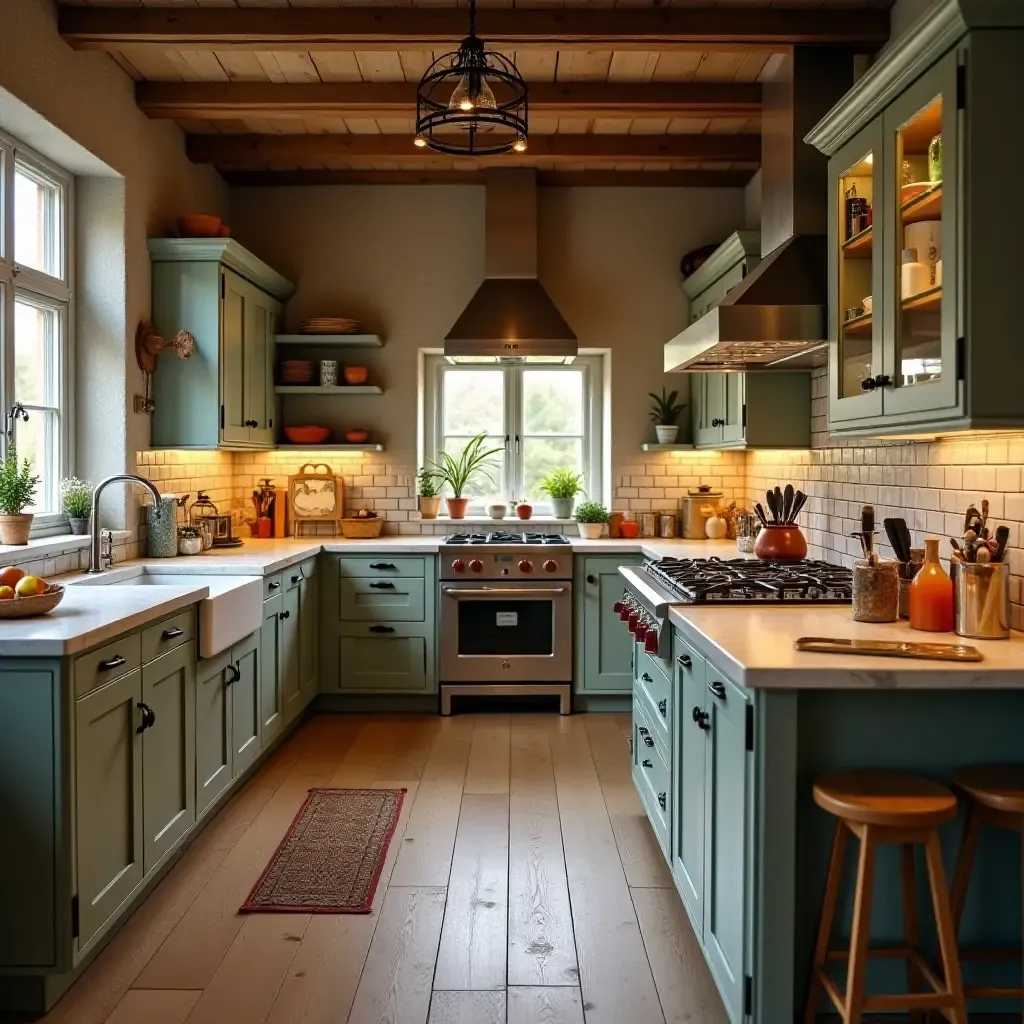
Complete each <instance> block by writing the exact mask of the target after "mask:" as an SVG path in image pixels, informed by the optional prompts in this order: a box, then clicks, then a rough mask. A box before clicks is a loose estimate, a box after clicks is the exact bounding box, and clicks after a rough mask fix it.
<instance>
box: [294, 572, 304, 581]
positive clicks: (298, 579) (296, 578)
mask: <svg viewBox="0 0 1024 1024" xmlns="http://www.w3.org/2000/svg"><path fill="white" fill-rule="evenodd" d="M301 582H302V573H301V572H300V573H299V575H298V576H293V577H292V583H301Z"/></svg>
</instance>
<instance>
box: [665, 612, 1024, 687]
mask: <svg viewBox="0 0 1024 1024" xmlns="http://www.w3.org/2000/svg"><path fill="white" fill-rule="evenodd" d="M669 619H670V621H671V622H672V624H673V625H674V626H675V627H676V628H677V629H678V630H679V631H680V633H682V635H683V636H684V637H685V638H686V639H688V640H690V641H691V642H692V643H693V644H694V645H695V646H696V647H698V648H700V650H702V651H703V652H704V653H705V654H707V655H708V656H709V657H710V658H711V660H712V661H713V662H714V663H715V665H716V666H717V667H718V668H719V669H720V670H721V671H722V672H724V673H725V674H726V675H728V676H729V678H730V679H732V680H733V681H734V682H736V683H739V684H740V685H742V686H746V687H749V688H762V687H763V688H772V689H782V690H793V689H845V690H849V689H869V688H874V689H881V690H886V689H925V690H938V689H958V690H959V689H1024V634H1021V633H1014V634H1013V635H1012V637H1011V638H1010V639H1009V640H970V639H966V638H964V637H958V636H956V635H955V634H953V633H922V632H920V631H919V630H913V629H911V628H910V626H909V625H908V623H907V622H906V621H905V620H901V621H900V622H890V623H881V624H872V623H867V622H854V621H853V618H852V617H851V615H850V608H849V606H848V605H826V606H822V605H817V606H816V605H800V606H792V607H788V608H769V607H765V606H758V607H750V606H747V607H735V606H733V607H722V608H709V607H707V606H697V605H673V606H672V608H671V610H670V612H669ZM804 636H817V637H835V638H841V639H852V640H868V639H870V640H895V641H900V642H918V643H928V642H932V643H947V644H959V643H962V644H967V645H969V646H971V647H976V648H977V649H978V650H979V651H980V652H981V654H982V658H983V660H982V661H979V662H964V663H961V664H958V663H955V662H947V661H918V660H912V659H909V658H882V657H863V656H861V655H842V654H810V653H807V652H804V651H798V650H796V648H795V647H794V646H793V644H794V642H795V641H796V640H797V639H799V638H800V637H804Z"/></svg>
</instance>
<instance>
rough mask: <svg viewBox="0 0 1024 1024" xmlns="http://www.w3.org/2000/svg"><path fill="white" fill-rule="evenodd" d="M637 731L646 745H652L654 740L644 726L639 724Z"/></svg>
mask: <svg viewBox="0 0 1024 1024" xmlns="http://www.w3.org/2000/svg"><path fill="white" fill-rule="evenodd" d="M637 731H638V732H639V733H640V738H641V739H642V740H643V741H644V743H646V744H647V746H649V747H653V746H654V740H652V739H651V734H650V732H649V731H648V729H647V728H646V726H643V725H641V726H640V728H639V729H638V730H637Z"/></svg>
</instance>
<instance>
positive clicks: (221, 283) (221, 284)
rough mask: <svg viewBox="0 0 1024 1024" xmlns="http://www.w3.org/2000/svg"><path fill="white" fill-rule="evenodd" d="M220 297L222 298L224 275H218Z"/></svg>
mask: <svg viewBox="0 0 1024 1024" xmlns="http://www.w3.org/2000/svg"><path fill="white" fill-rule="evenodd" d="M220 297H221V298H222V299H223V298H224V275H223V274H221V275H220Z"/></svg>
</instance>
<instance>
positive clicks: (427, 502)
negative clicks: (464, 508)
mask: <svg viewBox="0 0 1024 1024" xmlns="http://www.w3.org/2000/svg"><path fill="white" fill-rule="evenodd" d="M419 503H420V519H436V518H437V513H438V512H439V511H440V509H441V496H440V495H434V496H433V497H430V498H425V497H424V496H423V495H422V494H421V495H420V498H419ZM463 515H465V512H463ZM452 518H453V519H454V518H455V517H454V516H452Z"/></svg>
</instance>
